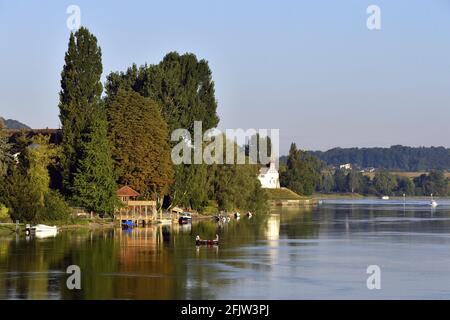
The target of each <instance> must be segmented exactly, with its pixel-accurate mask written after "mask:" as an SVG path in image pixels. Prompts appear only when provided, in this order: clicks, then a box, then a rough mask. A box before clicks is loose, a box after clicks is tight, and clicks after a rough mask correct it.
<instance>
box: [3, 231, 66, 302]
mask: <svg viewBox="0 0 450 320" xmlns="http://www.w3.org/2000/svg"><path fill="white" fill-rule="evenodd" d="M14 237H15V236H14ZM1 245H2V246H5V245H6V246H7V248H6V249H4V250H6V254H7V256H6V257H5V256H3V255H2V256H0V270H1V276H0V294H1V295H2V296H0V298H2V299H12V298H16V299H17V298H18V299H51V298H59V297H60V295H59V293H58V290H53V291H49V287H51V288H55V287H60V285H61V282H63V283H64V285H65V275H63V273H64V271H65V269H63V268H61V266H62V265H63V262H64V261H65V254H66V253H67V252H68V250H69V249H70V248H71V247H72V245H73V240H72V239H69V238H68V237H65V236H61V235H59V236H57V238H56V239H33V238H31V237H27V238H23V237H19V236H17V237H16V239H14V238H11V239H10V240H9V241H8V240H2V242H1ZM2 251H3V250H2ZM55 293H56V294H55Z"/></svg>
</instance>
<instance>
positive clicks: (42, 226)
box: [31, 224, 58, 232]
mask: <svg viewBox="0 0 450 320" xmlns="http://www.w3.org/2000/svg"><path fill="white" fill-rule="evenodd" d="M31 230H33V231H35V232H56V231H58V227H56V226H53V227H51V226H47V225H45V224H37V225H35V226H34V227H32V228H31Z"/></svg>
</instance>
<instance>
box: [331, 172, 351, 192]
mask: <svg viewBox="0 0 450 320" xmlns="http://www.w3.org/2000/svg"><path fill="white" fill-rule="evenodd" d="M333 178H334V185H335V189H334V191H336V192H347V190H348V189H347V171H346V170H342V169H338V170H336V171H335V172H334V175H333Z"/></svg>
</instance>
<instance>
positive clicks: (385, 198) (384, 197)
mask: <svg viewBox="0 0 450 320" xmlns="http://www.w3.org/2000/svg"><path fill="white" fill-rule="evenodd" d="M381 199H382V200H389V196H382V197H381Z"/></svg>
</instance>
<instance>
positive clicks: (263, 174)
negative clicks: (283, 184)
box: [258, 160, 280, 189]
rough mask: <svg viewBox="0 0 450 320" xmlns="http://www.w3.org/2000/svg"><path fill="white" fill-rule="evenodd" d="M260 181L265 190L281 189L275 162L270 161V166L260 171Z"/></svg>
mask: <svg viewBox="0 0 450 320" xmlns="http://www.w3.org/2000/svg"><path fill="white" fill-rule="evenodd" d="M258 179H259V181H260V182H261V186H262V187H263V188H267V189H280V175H279V174H278V170H277V168H276V166H275V161H273V160H272V161H270V162H269V165H268V166H265V167H262V168H261V169H260V170H259V175H258Z"/></svg>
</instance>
